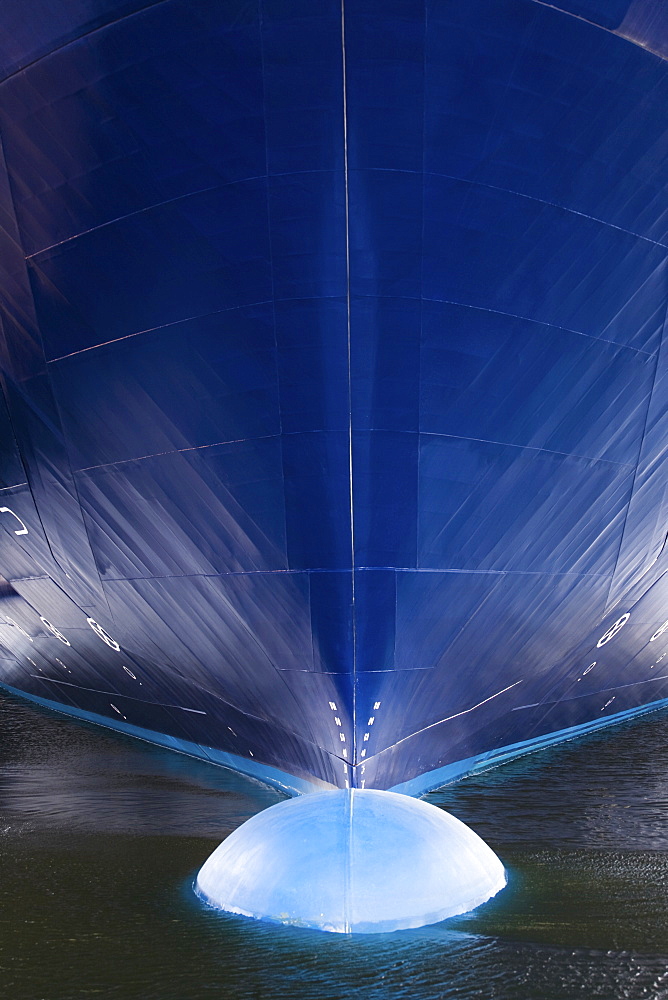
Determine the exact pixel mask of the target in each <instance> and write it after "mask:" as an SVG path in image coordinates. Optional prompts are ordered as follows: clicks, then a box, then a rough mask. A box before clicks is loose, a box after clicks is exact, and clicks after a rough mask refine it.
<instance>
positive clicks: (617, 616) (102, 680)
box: [0, 0, 668, 794]
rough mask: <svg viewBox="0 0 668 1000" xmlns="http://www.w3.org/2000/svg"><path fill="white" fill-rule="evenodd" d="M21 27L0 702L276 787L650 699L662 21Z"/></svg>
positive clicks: (659, 396)
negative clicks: (186, 755) (149, 742)
mask: <svg viewBox="0 0 668 1000" xmlns="http://www.w3.org/2000/svg"><path fill="white" fill-rule="evenodd" d="M49 6H50V9H49V10H48V11H45V10H42V9H41V8H40V11H39V14H37V12H36V11H35V12H33V14H32V15H31V14H30V11H29V9H27V8H26V5H25V3H24V2H23V0H7V2H6V3H5V5H4V9H3V12H2V15H0V23H1V24H2V28H3V45H2V47H1V48H0V80H1V81H2V82H0V133H1V135H2V157H1V159H0V227H1V228H0V268H1V269H2V281H1V282H0V288H1V289H2V300H1V306H2V313H1V319H2V338H0V371H1V373H2V388H3V399H2V401H0V424H1V428H2V434H1V436H0V440H1V441H2V454H1V456H0V573H2V576H3V578H4V580H3V581H2V583H1V586H0V644H1V645H0V684H2V685H4V686H5V687H7V688H10V689H11V690H13V691H18V692H21V693H23V694H25V695H27V696H28V697H30V698H32V699H33V700H36V701H38V702H40V703H43V704H48V705H50V706H52V707H59V708H61V709H62V710H63V711H66V712H69V713H70V714H73V715H76V716H78V717H83V718H92V719H95V720H96V721H100V722H102V723H103V724H105V725H109V726H112V727H115V728H118V729H121V730H123V731H125V732H132V733H134V734H135V735H141V736H143V737H144V738H149V739H154V740H156V741H157V742H162V743H165V744H166V745H170V746H174V747H175V748H177V749H184V750H186V752H193V753H197V754H198V755H201V756H204V757H206V758H209V759H213V760H216V761H217V762H222V763H225V764H228V765H229V766H234V767H237V768H238V769H240V770H244V771H246V772H247V773H251V774H254V775H256V776H261V777H263V778H266V779H267V780H271V781H273V782H275V783H278V784H279V785H281V786H283V787H286V788H289V789H290V790H291V791H294V792H300V791H304V790H306V789H308V788H311V787H313V788H316V789H317V788H321V787H327V786H337V787H344V786H347V785H351V786H361V787H374V788H395V789H396V788H400V789H401V790H405V791H409V792H411V793H414V794H419V793H420V792H421V791H424V790H425V789H426V788H428V787H433V785H434V784H436V783H439V782H440V781H442V780H447V779H449V778H452V777H454V776H457V775H459V774H461V773H464V772H465V771H466V770H470V769H471V768H474V767H477V766H480V765H481V764H484V763H489V762H494V761H499V760H501V759H504V758H505V757H506V756H507V755H508V754H514V753H519V752H526V751H527V750H530V749H534V748H537V747H539V746H541V745H545V744H546V743H549V742H552V741H554V740H555V739H561V738H566V737H567V736H569V735H573V734H574V733H577V732H582V731H587V730H589V729H591V728H596V727H598V726H600V725H607V724H610V723H611V722H612V721H615V720H618V719H621V718H628V717H630V716H632V715H634V714H638V713H639V712H642V711H645V710H647V709H648V707H653V706H657V705H660V704H663V703H664V701H665V700H666V699H668V578H667V577H666V576H665V574H666V572H667V571H668V550H667V549H666V545H665V543H666V537H667V534H668V502H667V500H666V496H667V494H666V472H667V470H668V465H667V463H666V461H665V458H664V451H665V444H664V443H665V440H666V437H667V433H668V415H667V411H668V405H667V404H668V379H667V375H668V346H667V345H666V344H664V326H665V317H666V307H667V305H668V285H667V281H666V279H667V272H666V268H667V251H668V215H667V214H666V208H665V176H664V172H663V165H664V163H665V162H666V154H667V153H668V128H667V126H666V116H665V108H666V107H668V63H667V62H666V58H665V57H666V56H667V55H668V14H665V15H664V14H663V13H661V12H660V11H657V9H656V5H655V4H653V3H652V2H651V0H635V2H629V0H614V2H611V0H571V2H568V3H567V2H563V3H561V4H556V5H555V4H551V5H549V6H548V5H545V4H543V3H539V2H536V0H451V2H445V3H444V2H443V0H426V2H418V0H396V2H392V3H388V2H387V0H384V2H383V3H380V2H376V0H348V2H347V3H346V4H345V7H342V6H341V3H340V0H338V2H336V3H334V2H330V0H322V2H318V3H315V4H314V3H312V2H310V3H305V2H303V0H286V2H284V3H278V2H274V0H266V2H265V0H261V2H260V3H259V4H257V3H255V4H250V3H248V2H246V0H243V2H242V0H229V2H227V0H226V2H225V3H221V2H219V0H187V2H186V0H162V2H157V3H156V2H153V3H147V2H146V0H144V2H141V0H65V2H63V3H62V4H61V5H49ZM198 748H199V749H198ZM200 751H201V753H200Z"/></svg>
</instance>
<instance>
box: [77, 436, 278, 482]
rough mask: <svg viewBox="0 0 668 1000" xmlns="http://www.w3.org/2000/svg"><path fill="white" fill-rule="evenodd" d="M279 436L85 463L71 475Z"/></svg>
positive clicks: (196, 445)
mask: <svg viewBox="0 0 668 1000" xmlns="http://www.w3.org/2000/svg"><path fill="white" fill-rule="evenodd" d="M278 437H280V434H262V435H260V436H258V437H254V438H232V439H231V440H229V441H212V442H211V444H192V445H188V447H186V448H173V449H171V450H170V451H156V452H154V453H153V454H152V455H138V456H137V457H136V458H121V459H119V460H118V461H117V462H103V463H102V464H101V465H86V466H84V467H83V468H81V469H74V470H73V475H75V476H76V475H78V474H79V473H81V472H92V471H94V470H95V469H110V468H115V467H117V466H119V465H129V464H130V463H131V462H144V461H146V460H147V459H150V458H164V457H165V456H166V455H183V454H185V453H187V452H189V451H205V450H206V449H207V448H218V447H220V446H222V445H226V444H244V443H245V442H247V441H270V440H272V439H273V438H278Z"/></svg>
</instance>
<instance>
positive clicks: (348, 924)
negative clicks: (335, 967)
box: [343, 788, 355, 934]
mask: <svg viewBox="0 0 668 1000" xmlns="http://www.w3.org/2000/svg"><path fill="white" fill-rule="evenodd" d="M354 796H355V789H354V788H350V789H348V791H347V792H346V822H347V827H348V829H347V831H346V834H347V837H346V857H345V862H344V871H343V926H344V931H345V933H346V934H350V933H352V919H351V918H352V905H353V850H354V842H355V840H354V836H353V821H354V812H355V798H354Z"/></svg>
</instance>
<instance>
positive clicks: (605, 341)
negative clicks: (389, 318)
mask: <svg viewBox="0 0 668 1000" xmlns="http://www.w3.org/2000/svg"><path fill="white" fill-rule="evenodd" d="M369 297H370V298H371V297H372V296H369ZM379 297H380V296H379ZM389 297H390V296H387V298H389ZM407 297H408V296H407ZM422 301H423V302H439V303H441V304H442V305H447V306H461V307H462V308H463V309H477V310H479V311H480V312H487V313H492V314H493V315H495V316H507V317H508V318H509V319H521V320H522V321H523V322H525V323H537V324H538V325H539V326H546V327H548V328H549V329H550V330H561V331H562V332H563V333H573V334H575V336H577V337H586V338H587V339H588V340H596V341H598V342H599V343H601V344H610V345H611V346H612V347H619V348H621V349H622V350H624V351H633V353H634V354H644V355H646V356H647V357H648V358H653V357H654V355H655V354H656V353H657V351H658V348H657V351H643V350H641V349H640V348H639V347H630V346H629V345H628V344H620V343H619V341H617V340H608V339H607V338H606V337H598V336H596V334H593V333H584V332H583V331H582V330H573V329H571V327H569V326H559V325H558V324H557V323H549V322H547V321H546V320H543V319H534V318H532V317H531V316H520V315H519V313H509V312H504V310H503V309H493V308H491V306H479V305H473V303H471V302H458V301H456V300H455V299H436V298H430V297H429V296H422Z"/></svg>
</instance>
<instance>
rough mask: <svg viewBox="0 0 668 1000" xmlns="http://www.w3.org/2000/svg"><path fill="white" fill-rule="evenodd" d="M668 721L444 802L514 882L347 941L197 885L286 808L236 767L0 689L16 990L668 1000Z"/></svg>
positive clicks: (3, 829) (3, 844) (0, 978)
mask: <svg viewBox="0 0 668 1000" xmlns="http://www.w3.org/2000/svg"><path fill="white" fill-rule="evenodd" d="M667 770H668V714H667V713H666V712H661V713H656V714H654V715H651V716H649V717H647V718H645V719H641V720H638V721H636V722H634V723H627V724H626V725H624V726H622V727H620V728H617V729H613V730H610V731H609V732H607V733H599V734H597V735H595V736H590V737H587V738H585V739H582V740H580V741H578V742H573V743H569V744H565V745H562V746H561V747H557V748H553V749H551V750H547V751H543V752H542V753H540V754H536V755H534V756H531V757H527V758H524V759H522V760H519V761H516V762H514V763H512V764H509V765H506V766H505V767H503V768H499V769H497V770H495V771H490V772H488V773H487V774H485V775H482V776H479V777H477V778H475V779H469V780H467V781H464V782H462V783H460V784H459V785H457V786H451V787H449V788H447V789H445V790H442V791H440V792H437V793H434V794H432V795H431V796H430V799H431V801H432V802H434V803H435V804H436V805H439V806H443V807H444V808H446V809H448V810H450V811H451V812H453V813H455V815H457V816H459V817H460V818H461V819H463V820H464V821H465V822H467V823H469V824H470V825H471V826H472V827H473V828H474V829H475V830H477V832H478V833H480V834H481V835H482V836H483V837H484V839H485V840H487V842H488V843H489V844H490V845H491V846H492V847H493V848H494V849H495V850H496V851H497V853H498V854H499V855H500V857H501V858H502V860H503V861H504V863H505V865H506V867H507V868H508V870H509V873H510V885H509V887H508V888H507V889H506V890H504V892H502V893H501V894H500V895H499V896H498V897H497V898H496V899H494V900H492V901H491V902H490V903H488V904H487V905H486V906H484V907H481V908H480V909H479V910H478V911H477V912H475V913H474V914H471V915H469V916H466V917H461V918H458V919H455V920H450V921H446V922H444V923H442V924H438V925H436V926H434V927H430V928H424V929H422V930H419V931H403V932H399V933H396V934H392V935H386V936H384V935H378V936H376V935H374V936H368V937H352V938H347V937H344V936H340V935H333V934H332V935H329V934H322V933H318V932H315V931H304V930H298V929H294V928H283V927H275V926H271V925H265V924H261V923H256V922H254V921H250V920H245V919H243V918H237V917H229V916H221V915H219V914H216V913H215V912H213V911H211V910H208V909H206V908H204V907H202V906H201V905H200V904H199V903H198V901H197V900H196V899H195V897H194V896H193V894H192V893H191V891H190V885H191V883H192V879H193V876H194V874H195V872H196V870H197V869H198V868H199V866H200V865H201V864H202V862H203V861H204V860H205V858H206V857H207V856H208V854H209V853H210V852H211V851H212V850H213V849H214V847H215V846H216V845H217V844H218V843H219V842H220V840H221V839H222V838H223V837H224V836H225V835H226V834H227V833H228V832H229V831H231V830H232V829H234V828H235V827H236V826H237V825H238V824H239V823H241V822H242V821H243V820H244V819H246V818H247V817H249V816H250V815H252V814H253V813H255V812H257V811H258V810H259V809H261V808H264V807H265V806H267V805H270V804H271V803H272V802H274V801H277V800H278V798H279V796H278V794H277V793H274V792H272V791H269V790H266V789H264V788H263V787H262V786H260V785H258V784H255V783H252V782H251V781H249V780H247V779H245V778H241V777H237V776H235V775H233V774H231V773H230V772H227V771H224V770H222V769H218V768H214V767H211V766H208V765H205V764H202V763H199V762H197V761H194V760H191V759H189V758H186V757H182V756H179V755H177V754H172V753H170V752H168V751H163V750H160V749H158V748H155V747H151V746H149V745H147V744H143V743H140V742H138V741H135V740H131V739H129V738H126V737H123V736H120V735H116V734H114V733H110V732H107V731H105V730H101V729H97V728H94V727H91V726H88V725H85V724H83V723H77V722H73V721H71V720H69V719H65V718H63V717H62V716H57V715H54V714H51V713H48V712H45V711H42V710H40V709H36V708H33V707H32V706H29V705H26V704H25V703H22V702H18V701H16V700H14V699H10V698H2V699H0V851H1V854H0V858H1V860H0V997H2V998H3V1000H4V998H8V1000H9V998H11V1000H76V998H88V997H91V998H107V997H109V998H122V1000H200V998H201V1000H209V998H210V1000H213V998H216V1000H228V998H230V1000H231V998H234V1000H247V998H248V1000H250V998H253V1000H255V998H267V1000H269V998H272V1000H274V998H279V1000H330V998H331V1000H343V998H346V1000H347V998H350V997H353V998H360V1000H361V998H364V1000H386V998H406V1000H409V998H410V1000H441V998H443V1000H445V998H462V1000H463V998H469V997H482V998H485V1000H552V998H559V1000H576V998H578V1000H580V998H589V997H602V998H605V1000H624V998H633V1000H635V998H641V997H642V998H651V1000H658V998H668V773H667Z"/></svg>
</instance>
